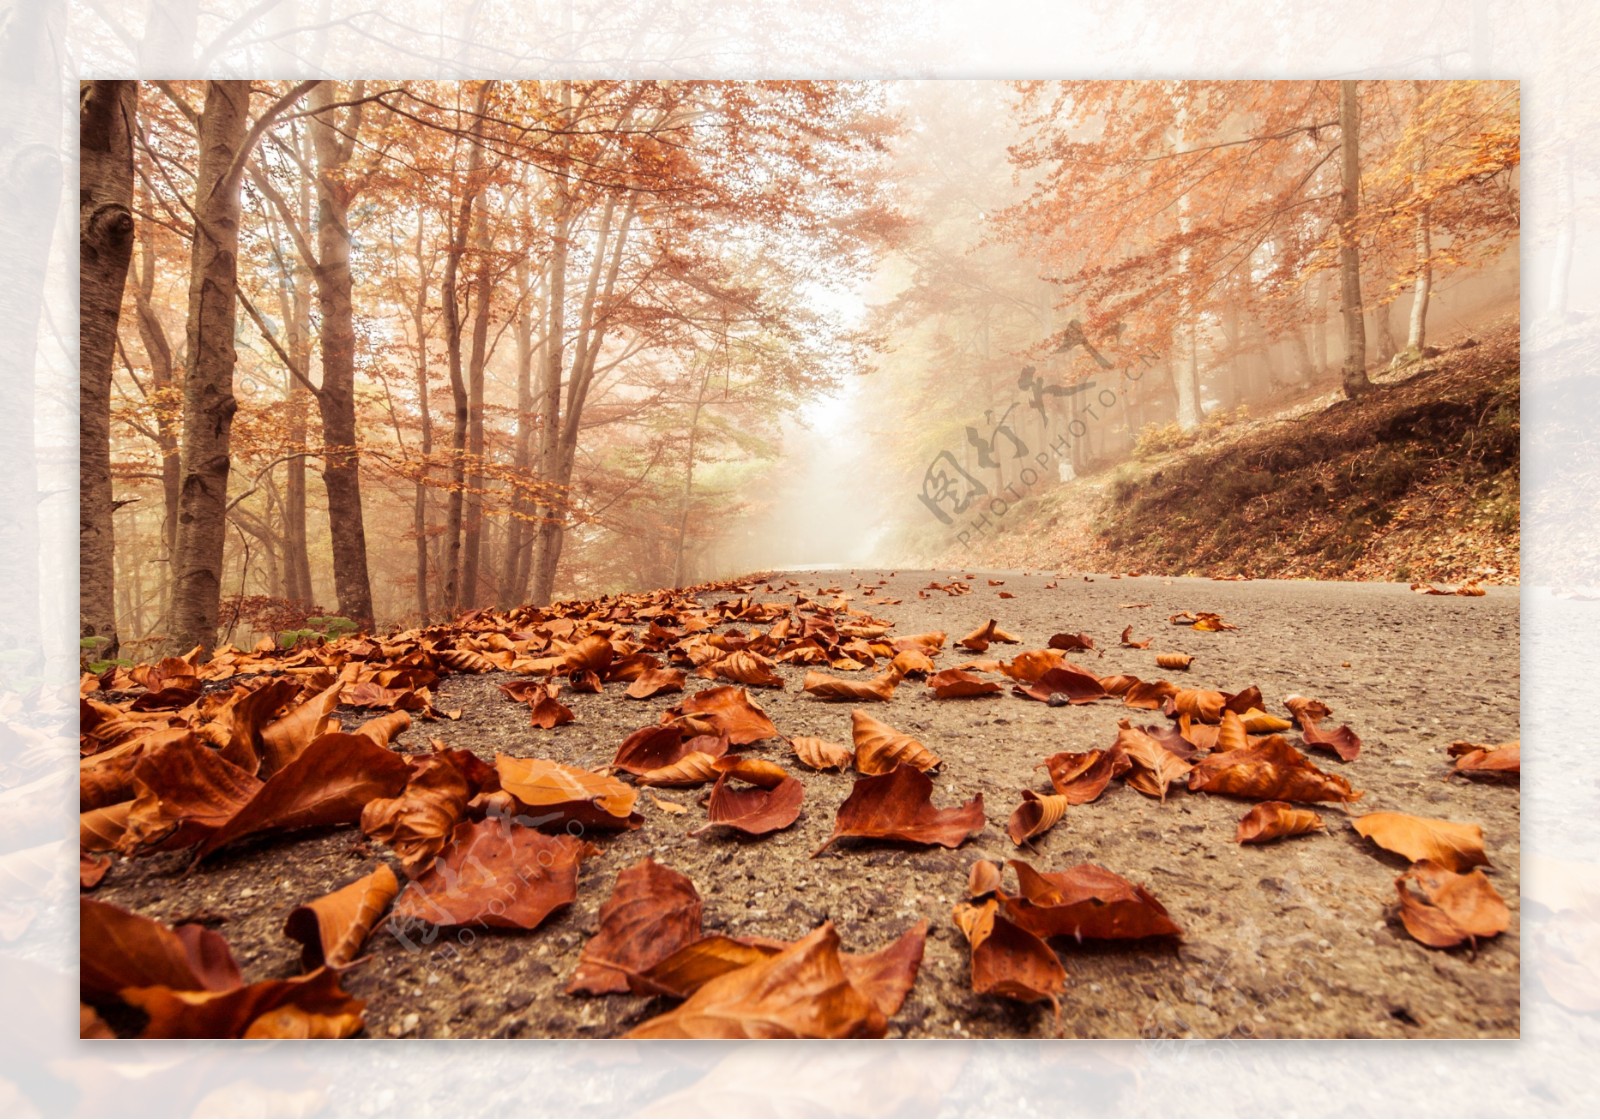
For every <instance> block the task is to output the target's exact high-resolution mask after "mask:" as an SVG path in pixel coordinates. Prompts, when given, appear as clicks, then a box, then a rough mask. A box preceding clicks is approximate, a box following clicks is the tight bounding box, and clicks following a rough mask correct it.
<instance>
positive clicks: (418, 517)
mask: <svg viewBox="0 0 1600 1120" xmlns="http://www.w3.org/2000/svg"><path fill="white" fill-rule="evenodd" d="M426 213H427V211H426V210H424V209H423V208H421V207H418V209H417V301H416V303H414V304H413V305H412V307H411V321H412V323H413V324H414V325H415V327H416V331H417V414H418V419H419V421H420V422H421V424H422V467H421V470H419V471H418V473H417V492H416V500H415V504H414V509H413V510H412V529H413V532H414V533H415V535H416V538H417V614H418V615H419V616H420V618H421V619H422V621H423V622H424V623H426V622H427V621H428V618H429V616H430V615H431V613H432V611H431V610H430V609H429V603H428V471H429V469H430V468H431V464H432V459H433V409H432V408H431V407H430V402H429V400H428V322H427V314H428V273H427V268H426V265H425V262H424V258H423V251H422V244H423V242H422V235H423V231H424V229H425V228H426V217H425V215H426Z"/></svg>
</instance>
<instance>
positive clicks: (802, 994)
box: [625, 922, 888, 1038]
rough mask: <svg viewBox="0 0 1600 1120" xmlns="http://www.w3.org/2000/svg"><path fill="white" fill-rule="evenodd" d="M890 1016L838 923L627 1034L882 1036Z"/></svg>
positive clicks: (719, 979) (709, 987) (709, 985)
mask: <svg viewBox="0 0 1600 1120" xmlns="http://www.w3.org/2000/svg"><path fill="white" fill-rule="evenodd" d="M887 1029H888V1021H887V1019H886V1017H885V1016H884V1014H883V1012H881V1011H880V1010H878V1008H877V1006H876V1005H875V1004H874V1003H873V1001H872V1000H871V999H870V998H869V997H868V996H867V995H866V994H865V993H864V992H862V991H861V989H859V988H857V987H856V986H855V985H854V984H853V983H852V982H851V981H850V978H849V976H848V975H847V974H846V972H845V968H844V962H843V961H842V960H841V959H840V952H839V935H838V933H837V932H836V931H835V930H834V928H833V923H831V922H829V923H826V924H824V925H823V926H822V927H821V928H820V929H817V930H815V931H813V932H812V933H811V934H810V935H808V936H806V937H804V938H802V939H801V940H799V941H797V942H795V943H794V944H793V945H791V946H790V947H789V948H787V949H785V950H783V951H782V952H780V953H778V954H776V955H774V956H772V957H769V958H767V959H766V960H762V961H760V962H758V963H753V964H749V965H746V966H745V967H744V968H740V969H736V970H734V971H732V972H728V973H724V974H723V975H721V976H718V977H716V978H715V979H713V980H711V981H709V982H707V983H706V984H705V985H704V986H702V987H701V988H699V989H698V990H697V991H696V992H695V993H694V994H693V995H692V996H690V997H689V999H688V1000H687V1001H686V1002H684V1003H683V1004H682V1006H680V1007H678V1008H676V1009H674V1010H672V1011H669V1012H667V1013H666V1014H664V1015H658V1016H656V1017H655V1018H654V1019H650V1020H647V1021H646V1022H644V1023H642V1024H640V1025H639V1026H637V1027H635V1028H634V1029H633V1030H631V1031H629V1032H628V1033H627V1035H626V1036H625V1037H627V1038H881V1037H883V1035H884V1034H885V1032H886V1031H887Z"/></svg>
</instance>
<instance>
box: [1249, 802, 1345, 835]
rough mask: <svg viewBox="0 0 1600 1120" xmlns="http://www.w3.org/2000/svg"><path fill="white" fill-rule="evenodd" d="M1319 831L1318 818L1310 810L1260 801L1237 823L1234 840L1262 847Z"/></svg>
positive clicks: (1319, 820)
mask: <svg viewBox="0 0 1600 1120" xmlns="http://www.w3.org/2000/svg"><path fill="white" fill-rule="evenodd" d="M1322 830H1323V824H1322V818H1321V817H1319V816H1317V814H1315V813H1313V812H1312V811H1311V810H1310V809H1296V808H1295V807H1294V806H1293V805H1290V804H1289V803H1288V802H1286V801H1263V802H1262V803H1261V804H1259V805H1257V806H1255V807H1253V808H1252V809H1251V810H1250V811H1249V812H1248V813H1246V814H1245V815H1244V817H1243V819H1242V820H1240V821H1239V831H1238V833H1237V834H1236V835H1235V836H1234V840H1235V841H1236V842H1237V843H1240V844H1265V843H1267V842H1269V841H1271V840H1279V839H1282V838H1283V837H1285V836H1300V835H1302V834H1304V833H1307V832H1321V831H1322Z"/></svg>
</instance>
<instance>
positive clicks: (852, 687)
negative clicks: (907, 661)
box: [800, 667, 900, 701]
mask: <svg viewBox="0 0 1600 1120" xmlns="http://www.w3.org/2000/svg"><path fill="white" fill-rule="evenodd" d="M899 683H900V673H899V670H897V669H894V668H892V667H891V668H890V670H889V671H888V672H887V673H882V674H880V675H878V676H876V677H874V678H872V680H870V681H846V680H840V679H839V678H838V677H830V676H828V675H827V674H826V673H818V672H816V671H815V670H813V671H811V672H809V673H807V674H806V678H805V681H804V682H803V683H802V684H801V686H800V687H801V689H802V690H803V691H805V692H809V693H810V694H811V695H813V696H815V697H818V698H819V699H822V700H868V701H881V700H888V699H889V698H891V697H892V696H893V695H894V689H895V685H897V684H899Z"/></svg>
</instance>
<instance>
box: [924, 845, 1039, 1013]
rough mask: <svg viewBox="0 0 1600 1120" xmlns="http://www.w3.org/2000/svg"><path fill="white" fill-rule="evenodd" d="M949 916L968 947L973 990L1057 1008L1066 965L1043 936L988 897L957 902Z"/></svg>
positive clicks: (981, 993) (979, 993)
mask: <svg viewBox="0 0 1600 1120" xmlns="http://www.w3.org/2000/svg"><path fill="white" fill-rule="evenodd" d="M991 866H992V865H991ZM951 919H952V920H953V921H954V922H955V924H956V927H957V928H958V929H960V930H961V933H962V935H963V936H964V937H966V939H967V944H968V945H969V946H970V948H971V953H972V957H971V960H972V965H971V967H972V990H973V991H974V992H975V993H977V994H978V995H995V996H1004V997H1006V998H1007V999H1015V1000H1021V1001H1023V1002H1024V1003H1039V1002H1041V1001H1044V1000H1049V1001H1050V1003H1051V1004H1052V1005H1053V1006H1055V1007H1056V1008H1057V1009H1058V1010H1059V1008H1060V1003H1059V1000H1058V997H1059V996H1060V994H1061V989H1062V988H1063V987H1064V986H1065V985H1066V982H1067V970H1066V969H1064V968H1062V967H1061V960H1060V958H1058V957H1057V956H1056V954H1055V951H1054V950H1052V949H1051V948H1050V946H1048V945H1046V944H1045V943H1044V941H1043V939H1041V938H1040V937H1038V936H1037V935H1035V934H1032V933H1029V932H1028V931H1027V930H1025V929H1022V928H1020V927H1018V926H1017V925H1015V924H1014V923H1012V922H1011V921H1010V920H1009V919H1008V918H1007V917H1006V916H1005V915H1004V914H1003V913H1001V912H1000V904H999V903H998V902H997V901H996V900H994V899H992V898H991V899H989V900H988V901H987V902H982V903H971V902H961V903H957V904H956V907H955V910H954V911H953V912H952V913H951Z"/></svg>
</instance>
